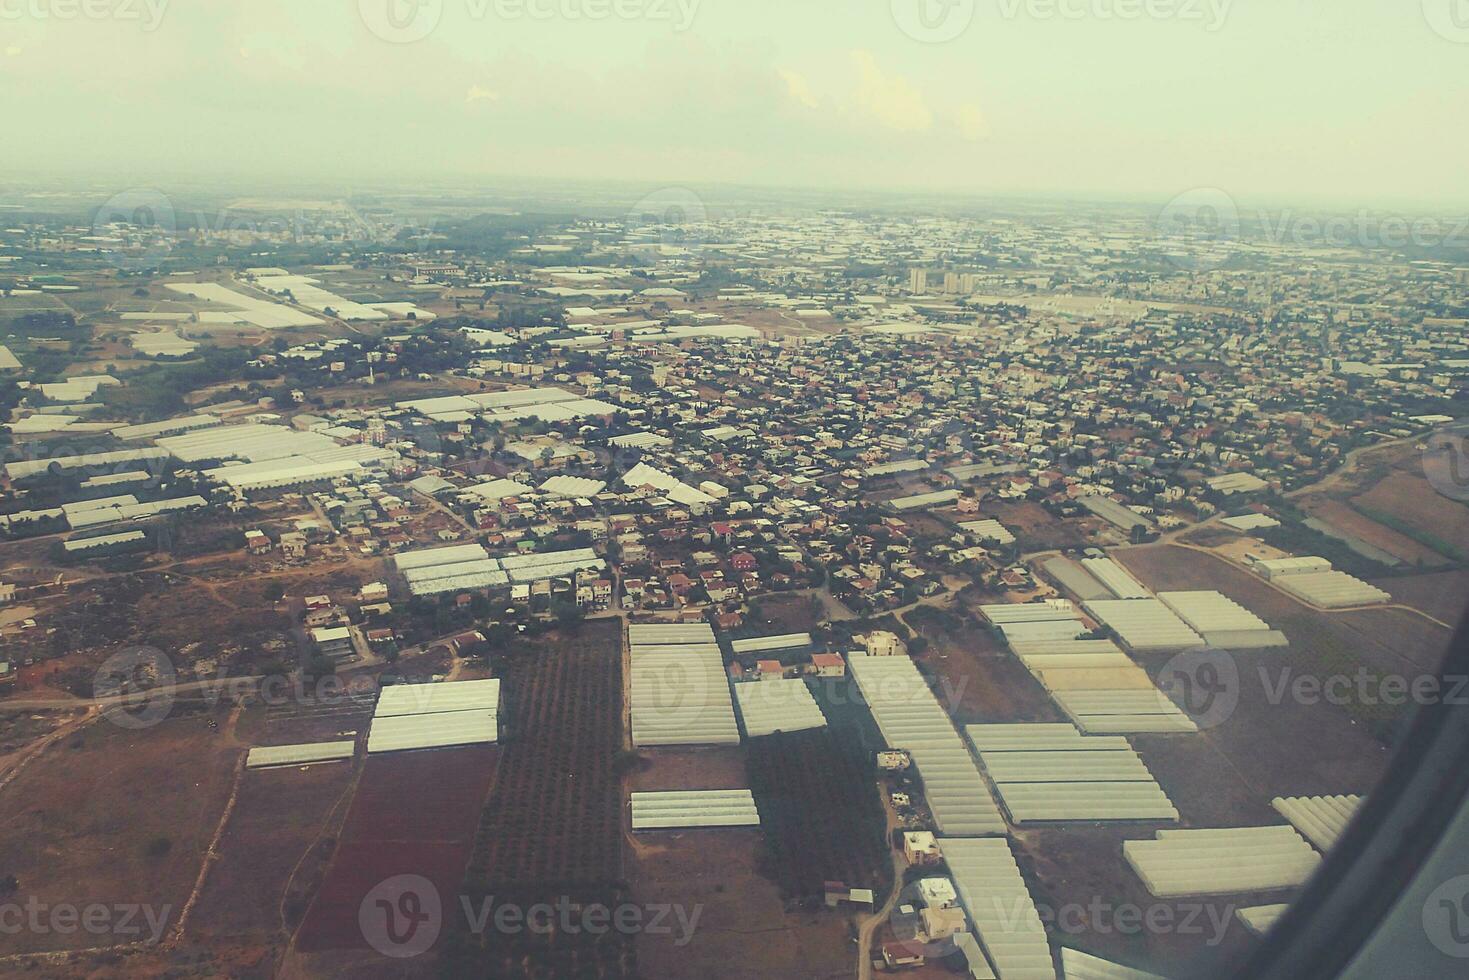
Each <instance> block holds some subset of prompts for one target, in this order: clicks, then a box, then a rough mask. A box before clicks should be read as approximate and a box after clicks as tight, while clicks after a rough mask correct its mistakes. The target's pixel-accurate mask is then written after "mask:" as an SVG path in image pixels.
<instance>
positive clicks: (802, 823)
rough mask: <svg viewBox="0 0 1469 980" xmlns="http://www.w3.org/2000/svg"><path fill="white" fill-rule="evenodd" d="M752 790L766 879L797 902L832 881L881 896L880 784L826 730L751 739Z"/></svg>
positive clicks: (810, 896) (884, 853)
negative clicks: (763, 843)
mask: <svg viewBox="0 0 1469 980" xmlns="http://www.w3.org/2000/svg"><path fill="white" fill-rule="evenodd" d="M747 751H748V753H749V771H750V787H751V789H753V790H754V792H755V803H756V806H757V807H758V808H759V810H760V824H761V826H762V827H763V828H764V830H765V840H766V845H767V852H768V856H769V860H770V863H769V866H768V868H767V869H766V870H767V875H768V876H769V877H772V878H773V879H774V880H775V881H776V883H777V884H778V885H779V886H780V889H781V892H782V893H783V894H785V895H786V896H788V897H790V898H798V899H809V898H814V897H817V896H820V895H821V894H822V893H823V890H824V889H823V886H824V883H825V882H828V881H840V882H844V883H846V884H847V885H849V886H851V887H853V888H873V889H880V888H881V877H882V872H883V869H884V866H885V860H884V859H885V857H886V850H885V848H884V846H883V845H884V840H883V834H884V828H885V826H886V822H885V818H884V815H883V812H882V804H881V801H880V800H879V798H878V795H877V787H876V783H875V780H874V779H873V778H869V776H868V775H867V773H866V772H865V771H864V769H863V768H862V767H861V766H860V765H859V764H858V762H857V760H856V758H855V757H854V755H853V754H852V753H850V752H848V751H847V750H846V749H844V748H843V747H841V746H840V745H839V744H838V743H837V741H836V739H835V738H834V737H833V735H832V733H831V732H830V731H828V730H826V729H813V730H811V731H804V732H789V733H776V734H774V735H767V736H764V737H762V738H755V739H751V740H750V741H749V743H748V745H747Z"/></svg>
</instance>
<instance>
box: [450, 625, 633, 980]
mask: <svg viewBox="0 0 1469 980" xmlns="http://www.w3.org/2000/svg"><path fill="white" fill-rule="evenodd" d="M501 676H502V679H503V682H504V685H505V691H506V695H505V702H506V704H507V705H508V712H507V713H506V714H503V715H502V716H501V725H502V729H501V745H500V751H501V753H502V756H501V759H500V769H499V774H498V776H497V778H496V781H495V787H494V789H493V791H492V792H491V793H490V796H489V799H488V800H487V801H486V803H485V806H484V810H483V814H482V817H481V820H480V825H479V832H478V836H477V838H476V840H475V848H474V853H473V857H472V859H471V861H470V863H469V871H468V875H467V882H466V887H467V892H468V897H469V900H470V901H471V902H473V903H475V905H476V906H478V904H479V903H480V902H482V901H483V900H484V899H485V898H486V897H487V896H494V898H495V900H496V901H497V902H506V901H508V902H514V903H517V904H521V905H523V906H526V907H528V906H530V905H534V904H538V903H555V902H557V901H558V900H570V901H572V902H587V903H593V902H595V903H602V904H607V905H615V904H616V903H617V902H618V901H620V900H621V899H620V895H621V890H622V885H621V879H622V874H623V868H622V843H623V838H622V794H621V780H620V778H619V775H618V767H617V759H618V753H619V752H620V750H621V746H622V694H623V691H622V656H621V632H620V624H619V623H618V622H616V621H604V622H599V623H586V624H583V625H582V626H581V627H580V628H579V629H577V630H575V631H559V632H557V633H553V634H550V635H549V636H547V637H544V638H541V639H538V640H528V641H524V642H522V643H519V644H517V645H516V646H514V647H512V648H511V650H510V651H509V652H508V654H507V656H506V657H505V658H504V663H503V672H502V675H501ZM461 938H465V937H461ZM467 938H468V941H467V942H466V943H465V944H464V945H465V947H466V949H465V951H464V955H465V956H466V957H468V958H469V959H470V960H472V961H473V962H474V963H475V964H477V968H479V969H488V970H489V971H490V973H491V974H492V975H496V976H500V975H512V973H511V964H515V963H519V962H521V961H528V962H533V963H536V964H538V965H539V966H541V967H544V968H545V969H546V970H549V971H550V973H551V974H554V975H556V976H581V975H605V976H625V975H629V974H630V973H631V971H632V955H633V954H632V945H631V937H628V936H622V935H618V934H617V933H616V932H608V933H605V934H602V935H593V934H590V933H589V932H586V931H583V932H581V933H578V934H576V935H572V934H569V933H568V934H562V935H532V934H530V933H528V932H522V933H520V934H515V935H491V934H489V933H481V934H479V935H475V936H470V937H467ZM599 971H605V972H599Z"/></svg>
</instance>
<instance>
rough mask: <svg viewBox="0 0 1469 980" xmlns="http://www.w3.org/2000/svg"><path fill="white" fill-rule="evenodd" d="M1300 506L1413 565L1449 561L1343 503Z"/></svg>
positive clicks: (1322, 500) (1313, 502)
mask: <svg viewBox="0 0 1469 980" xmlns="http://www.w3.org/2000/svg"><path fill="white" fill-rule="evenodd" d="M1300 504H1301V509H1302V510H1304V511H1305V512H1306V513H1308V514H1310V515H1311V516H1312V517H1317V518H1320V519H1321V520H1323V521H1325V522H1327V523H1328V524H1330V525H1332V526H1333V527H1335V528H1337V530H1340V531H1342V532H1345V533H1346V534H1351V535H1355V536H1356V537H1359V538H1361V539H1362V540H1363V541H1365V542H1367V543H1368V544H1370V545H1373V546H1375V547H1378V548H1381V549H1382V550H1383V551H1386V552H1389V553H1390V554H1394V555H1397V556H1398V557H1399V558H1401V559H1402V560H1403V561H1405V562H1407V563H1408V564H1410V565H1413V564H1417V563H1418V562H1422V563H1423V564H1424V565H1427V566H1430V567H1432V566H1435V565H1442V564H1444V563H1446V562H1447V561H1449V559H1448V558H1447V557H1445V556H1444V555H1441V554H1439V553H1438V552H1437V551H1434V550H1433V549H1432V548H1429V547H1427V546H1425V545H1422V544H1419V543H1418V542H1417V541H1415V540H1413V539H1412V538H1410V537H1408V536H1407V535H1406V534H1402V533H1400V532H1398V531H1394V530H1393V529H1392V528H1389V527H1384V526H1383V525H1381V524H1379V523H1377V522H1376V521H1374V520H1372V519H1371V518H1369V517H1366V516H1364V515H1363V514H1362V513H1361V512H1360V511H1357V510H1354V509H1353V508H1352V507H1351V506H1349V505H1348V504H1345V503H1343V502H1342V501H1340V500H1332V499H1329V498H1312V499H1310V500H1302V501H1300Z"/></svg>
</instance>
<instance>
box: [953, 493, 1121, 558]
mask: <svg viewBox="0 0 1469 980" xmlns="http://www.w3.org/2000/svg"><path fill="white" fill-rule="evenodd" d="M980 510H981V511H982V513H980V514H977V515H975V516H974V517H971V518H968V519H969V520H980V519H983V518H988V517H993V518H994V519H995V520H997V521H999V522H1000V523H1001V524H1003V525H1005V527H1007V528H1009V529H1010V530H1011V531H1012V532H1014V534H1015V541H1016V544H1017V545H1018V547H1019V548H1020V550H1021V551H1050V550H1052V549H1061V548H1079V547H1082V546H1084V545H1087V544H1090V543H1091V540H1092V538H1093V537H1094V535H1095V533H1096V531H1097V530H1098V529H1100V528H1101V526H1102V525H1101V522H1100V521H1097V520H1095V519H1090V518H1088V519H1082V520H1061V519H1060V518H1057V517H1054V516H1052V515H1051V513H1050V512H1049V511H1047V510H1046V509H1045V508H1044V507H1042V506H1041V505H1040V504H1036V503H1031V502H1030V501H1022V502H1020V503H1011V502H1009V501H1001V500H999V499H997V498H995V497H986V498H985V499H984V502H983V503H982V504H981V506H980Z"/></svg>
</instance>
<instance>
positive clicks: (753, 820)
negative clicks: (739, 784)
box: [628, 789, 760, 830]
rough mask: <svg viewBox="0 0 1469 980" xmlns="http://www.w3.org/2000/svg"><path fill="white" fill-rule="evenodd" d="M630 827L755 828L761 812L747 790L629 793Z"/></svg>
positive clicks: (678, 828)
mask: <svg viewBox="0 0 1469 980" xmlns="http://www.w3.org/2000/svg"><path fill="white" fill-rule="evenodd" d="M628 802H629V804H630V806H631V810H632V829H633V830H681V829H690V828H695V827H758V826H759V825H760V811H759V810H758V809H757V808H756V806H755V796H754V794H753V793H751V792H750V791H749V790H748V789H731V790H681V791H675V792H663V793H630V794H628Z"/></svg>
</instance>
